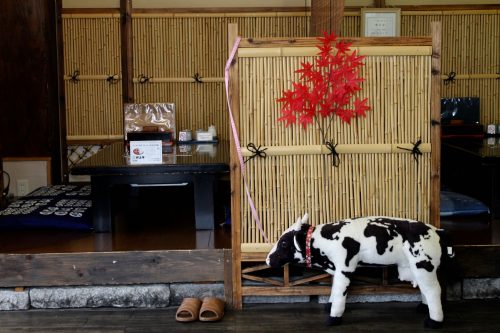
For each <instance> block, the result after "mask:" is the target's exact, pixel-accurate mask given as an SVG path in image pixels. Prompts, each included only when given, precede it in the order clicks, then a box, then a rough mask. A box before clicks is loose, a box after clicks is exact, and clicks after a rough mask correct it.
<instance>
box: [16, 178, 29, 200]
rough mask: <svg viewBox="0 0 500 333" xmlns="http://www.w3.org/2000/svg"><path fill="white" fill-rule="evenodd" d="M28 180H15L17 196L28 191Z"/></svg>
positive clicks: (21, 195) (23, 194)
mask: <svg viewBox="0 0 500 333" xmlns="http://www.w3.org/2000/svg"><path fill="white" fill-rule="evenodd" d="M29 185H30V184H29V181H28V180H27V179H18V180H17V196H18V197H23V196H25V195H26V194H28V193H29Z"/></svg>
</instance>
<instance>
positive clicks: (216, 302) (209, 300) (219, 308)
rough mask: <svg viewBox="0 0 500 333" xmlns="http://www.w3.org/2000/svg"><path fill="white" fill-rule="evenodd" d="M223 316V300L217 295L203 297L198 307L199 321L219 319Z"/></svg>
mask: <svg viewBox="0 0 500 333" xmlns="http://www.w3.org/2000/svg"><path fill="white" fill-rule="evenodd" d="M223 316H224V301H223V300H221V299H218V298H217V297H205V298H204V299H203V303H202V304H201V309H200V321H219V320H221V319H222V317H223Z"/></svg>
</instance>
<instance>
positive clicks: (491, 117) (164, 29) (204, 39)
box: [63, 9, 500, 140]
mask: <svg viewBox="0 0 500 333" xmlns="http://www.w3.org/2000/svg"><path fill="white" fill-rule="evenodd" d="M309 18H310V16H309V13H308V12H305V11H304V12H300V11H299V12H269V13H203V14H201V13H134V14H133V30H134V32H133V35H134V37H133V38H134V43H133V44H134V64H133V67H134V75H133V76H134V80H135V81H138V80H139V77H140V75H141V74H142V75H144V76H146V77H148V78H150V82H149V84H148V85H141V84H139V83H136V84H135V93H136V94H137V96H138V97H137V100H136V101H135V102H146V101H147V102H151V101H154V102H158V101H169V102H174V103H176V104H177V105H178V108H177V110H178V112H179V115H180V117H179V118H178V121H179V122H180V123H179V124H178V126H177V127H178V128H185V127H186V128H187V127H189V128H193V129H194V128H197V127H207V126H208V125H209V124H208V123H206V121H207V119H208V120H210V119H211V118H213V119H215V120H214V121H218V123H217V124H216V125H217V129H218V131H219V132H220V138H221V139H224V140H225V139H228V133H229V132H228V131H227V128H228V123H227V117H226V118H224V116H223V114H224V113H227V108H226V103H225V100H224V98H223V97H222V96H223V94H224V93H223V86H222V85H221V84H220V83H221V82H222V76H223V66H224V64H225V61H226V58H227V54H228V49H227V45H226V40H227V25H228V24H229V23H237V24H238V26H239V30H240V34H241V35H244V36H255V37H305V36H308V34H309ZM431 21H441V22H442V25H443V46H442V55H443V56H442V73H443V74H448V73H450V72H452V71H453V72H455V73H456V74H457V76H456V80H455V81H454V83H453V84H447V85H445V84H444V83H443V85H442V96H443V97H461V96H477V97H480V99H481V123H483V124H488V123H500V113H498V112H497V110H498V109H500V95H499V91H500V86H499V85H500V81H499V80H497V79H496V77H495V76H494V75H496V74H497V73H500V13H499V11H498V10H481V11H443V10H439V11H432V10H429V11H403V12H402V17H401V24H402V26H401V34H402V36H428V35H429V34H430V22H431ZM359 26H360V15H359V11H358V10H353V9H348V10H346V12H345V13H344V19H343V22H342V31H341V36H359V33H360V32H359ZM119 36H120V17H119V14H117V13H102V14H99V13H92V14H88V13H86V14H77V13H73V14H64V15H63V43H64V63H65V66H64V75H65V76H67V77H69V76H71V74H72V73H73V72H74V71H75V70H79V72H80V80H81V81H80V82H79V84H80V83H82V82H83V81H84V80H89V79H90V77H92V76H99V77H100V79H97V78H95V80H94V81H92V82H97V81H99V80H102V77H105V76H109V75H115V74H117V75H120V72H121V69H120V38H119ZM196 73H198V75H199V77H201V79H200V80H201V81H203V80H205V81H204V85H205V86H208V85H212V86H213V87H214V88H213V89H208V88H207V87H204V88H203V89H196V90H195V89H191V93H193V95H191V96H190V97H189V98H187V97H183V96H186V94H185V92H184V88H186V87H187V86H189V85H188V84H186V82H194V81H195V80H194V79H193V77H194V76H195V74H196ZM463 75H466V76H467V75H471V77H470V78H460V77H461V76H463ZM478 75H479V76H484V75H490V76H492V75H493V77H492V78H479V77H478ZM67 79H68V78H67ZM443 82H444V80H443ZM175 83H179V86H178V87H177V88H173V87H169V84H171V85H172V86H175ZM151 85H158V86H159V87H161V88H155V89H152V87H151ZM66 86H67V87H71V89H70V90H67V92H66V93H67V96H66V98H67V99H72V100H73V104H72V106H71V107H70V108H67V112H66V117H67V125H68V126H67V127H68V128H71V131H73V129H77V128H81V129H82V130H81V131H80V132H71V131H69V132H68V135H69V136H82V137H84V136H85V135H94V134H96V131H95V130H94V129H93V128H100V130H102V131H104V132H100V133H99V134H100V135H104V136H109V135H122V134H123V129H122V126H121V125H120V124H119V123H117V121H116V120H115V119H121V117H122V114H123V110H122V109H123V108H122V104H121V101H120V100H119V97H120V96H121V84H118V85H115V86H114V87H113V89H117V90H118V91H117V92H116V93H113V95H111V96H108V95H106V94H104V93H102V94H100V96H101V98H103V99H106V100H96V99H95V95H97V94H94V95H93V96H94V97H92V98H90V97H89V96H88V95H85V94H83V93H82V91H79V90H78V89H74V88H76V87H78V85H76V87H74V86H70V85H66ZM81 86H83V85H81ZM88 89H90V88H88ZM96 89H97V87H96ZM208 90H211V91H212V92H213V95H210V94H209V93H208V92H207V91H208ZM87 91H88V90H87ZM153 92H154V95H148V93H153ZM198 93H199V94H198ZM71 94H77V95H78V96H76V95H71ZM107 98H113V103H110V102H108V101H107ZM115 99H116V100H115ZM103 105H106V109H105V110H106V114H108V116H109V117H111V118H112V119H113V121H112V125H110V126H105V125H104V124H96V123H95V121H94V120H98V119H104V121H107V120H106V118H101V117H100V116H99V115H97V114H96V116H95V117H92V116H91V117H89V116H88V112H89V111H88V110H87V111H83V109H82V110H81V108H84V107H85V108H87V109H95V110H98V111H96V113H99V112H101V111H99V110H102V108H103ZM185 105H188V109H186V110H184V109H183V108H184V106H185ZM191 105H192V106H191ZM203 105H207V106H209V107H210V108H213V109H211V110H210V112H209V113H216V114H217V116H216V117H213V115H209V116H206V115H202V114H198V112H206V110H207V109H206V108H204V107H202V106H203ZM91 106H94V107H91ZM195 106H196V107H195ZM90 112H92V111H90ZM188 112H195V114H194V115H190V116H187V113H188ZM219 113H220V114H221V115H220V116H218V114H219ZM81 115H83V116H81ZM184 115H186V116H184ZM192 119H195V122H193V123H190V122H188V121H192ZM79 122H87V123H85V124H82V125H77V123H79ZM91 129H92V130H91ZM87 130H89V132H86V131H87Z"/></svg>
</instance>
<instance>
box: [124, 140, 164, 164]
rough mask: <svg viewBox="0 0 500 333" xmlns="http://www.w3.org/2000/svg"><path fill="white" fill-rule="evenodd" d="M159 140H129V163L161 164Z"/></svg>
mask: <svg viewBox="0 0 500 333" xmlns="http://www.w3.org/2000/svg"><path fill="white" fill-rule="evenodd" d="M161 162H162V153H161V140H152V141H130V164H161Z"/></svg>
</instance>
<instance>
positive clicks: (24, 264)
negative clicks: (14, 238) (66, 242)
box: [0, 249, 225, 288]
mask: <svg viewBox="0 0 500 333" xmlns="http://www.w3.org/2000/svg"><path fill="white" fill-rule="evenodd" d="M224 257H225V250H222V249H217V250H215V249H210V250H170V251H133V252H93V253H55V254H53V253H50V254H1V255H0V287H1V288H6V287H49V286H66V285H125V284H148V283H173V282H221V281H224Z"/></svg>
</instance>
